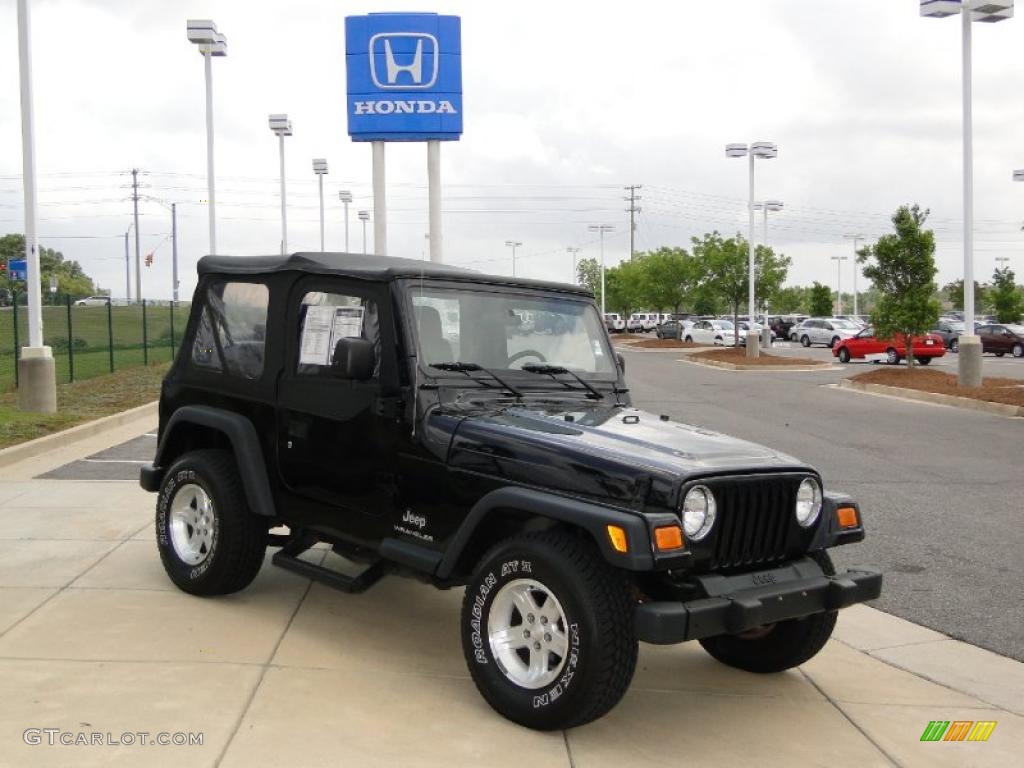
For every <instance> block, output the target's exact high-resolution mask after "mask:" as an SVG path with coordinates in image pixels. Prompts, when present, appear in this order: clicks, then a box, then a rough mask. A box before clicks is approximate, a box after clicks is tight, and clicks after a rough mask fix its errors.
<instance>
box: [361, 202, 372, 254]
mask: <svg viewBox="0 0 1024 768" xmlns="http://www.w3.org/2000/svg"><path fill="white" fill-rule="evenodd" d="M358 215H359V220H360V221H361V222H363V256H365V255H366V222H368V221H369V220H370V212H369V211H360V212H359V214H358Z"/></svg>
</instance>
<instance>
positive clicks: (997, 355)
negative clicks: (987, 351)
mask: <svg viewBox="0 0 1024 768" xmlns="http://www.w3.org/2000/svg"><path fill="white" fill-rule="evenodd" d="M1005 354H1006V353H1005V352H996V353H995V355H996V357H1003V356H1004V355H1005Z"/></svg>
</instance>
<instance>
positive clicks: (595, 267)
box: [576, 258, 601, 302]
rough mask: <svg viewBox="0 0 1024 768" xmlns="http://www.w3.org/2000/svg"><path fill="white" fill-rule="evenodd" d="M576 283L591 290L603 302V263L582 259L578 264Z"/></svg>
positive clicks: (592, 259)
mask: <svg viewBox="0 0 1024 768" xmlns="http://www.w3.org/2000/svg"><path fill="white" fill-rule="evenodd" d="M576 282H578V283H579V284H580V285H582V286H583V287H584V288H589V289H590V290H591V291H593V293H594V295H595V296H596V297H597V300H598V302H600V301H601V262H599V261H598V260H597V259H594V258H589V259H580V260H579V262H577V264H576Z"/></svg>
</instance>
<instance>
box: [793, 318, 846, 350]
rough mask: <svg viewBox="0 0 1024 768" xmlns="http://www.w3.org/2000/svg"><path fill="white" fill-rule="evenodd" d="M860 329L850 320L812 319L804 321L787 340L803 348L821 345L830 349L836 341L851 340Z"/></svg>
mask: <svg viewBox="0 0 1024 768" xmlns="http://www.w3.org/2000/svg"><path fill="white" fill-rule="evenodd" d="M861 330H862V328H861V327H860V326H859V325H858V324H857V323H854V322H852V321H850V320H842V319H840V318H837V317H812V318H810V319H809V320H804V321H803V322H802V323H800V325H798V326H795V327H794V328H793V329H792V330H790V332H789V338H790V339H792V340H793V341H799V342H800V343H801V344H802V345H803V346H805V347H809V346H811V345H812V344H823V345H824V346H826V347H828V348H829V349H831V348H832V347H833V346H835V344H836V342H837V341H841V340H842V339H852V338H853V337H854V336H856V335H857V334H858V333H860V332H861Z"/></svg>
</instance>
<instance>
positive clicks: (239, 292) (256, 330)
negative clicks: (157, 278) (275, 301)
mask: <svg viewBox="0 0 1024 768" xmlns="http://www.w3.org/2000/svg"><path fill="white" fill-rule="evenodd" d="M268 300H269V291H268V290H267V286H265V285H264V284H263V283H247V282H241V281H227V280H218V281H216V282H214V283H212V284H211V285H210V287H209V288H208V289H207V291H206V296H205V297H204V302H203V311H202V314H201V315H200V317H199V326H198V328H197V329H196V337H195V342H194V343H193V345H192V364H193V365H195V366H196V367H198V368H204V369H206V370H210V371H216V372H218V373H225V374H228V375H230V376H237V377H239V378H243V379H258V378H259V377H260V376H261V375H262V374H263V357H264V348H265V343H266V335H267V303H268Z"/></svg>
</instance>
